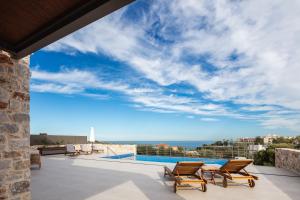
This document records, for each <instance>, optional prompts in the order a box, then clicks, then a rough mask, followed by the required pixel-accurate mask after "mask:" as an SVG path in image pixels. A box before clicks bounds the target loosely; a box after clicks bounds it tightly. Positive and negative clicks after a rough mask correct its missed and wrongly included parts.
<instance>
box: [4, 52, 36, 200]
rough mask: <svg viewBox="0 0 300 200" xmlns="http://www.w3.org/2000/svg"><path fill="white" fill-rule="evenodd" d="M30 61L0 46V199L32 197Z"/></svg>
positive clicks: (16, 199) (17, 199)
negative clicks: (1, 48) (18, 57)
mask: <svg viewBox="0 0 300 200" xmlns="http://www.w3.org/2000/svg"><path fill="white" fill-rule="evenodd" d="M28 65H29V58H28V57H27V58H24V59H21V60H15V59H12V58H10V56H9V55H8V54H7V53H5V52H3V51H1V50H0V199H12V200H28V199H31V195H30V157H29V135H30V134H29V79H30V72H29V67H28Z"/></svg>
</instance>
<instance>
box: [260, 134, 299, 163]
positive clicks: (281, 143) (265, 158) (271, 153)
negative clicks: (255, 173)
mask: <svg viewBox="0 0 300 200" xmlns="http://www.w3.org/2000/svg"><path fill="white" fill-rule="evenodd" d="M276 148H290V149H293V148H298V149H299V148H300V136H297V137H295V138H284V137H279V138H277V139H274V140H273V144H271V145H269V146H268V147H267V149H266V150H262V151H259V152H257V153H256V154H255V155H254V164H255V165H269V166H270V165H271V166H274V165H275V149H276Z"/></svg>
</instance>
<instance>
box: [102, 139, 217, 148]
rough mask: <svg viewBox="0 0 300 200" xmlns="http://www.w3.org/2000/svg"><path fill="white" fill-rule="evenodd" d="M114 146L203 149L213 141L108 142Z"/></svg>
mask: <svg viewBox="0 0 300 200" xmlns="http://www.w3.org/2000/svg"><path fill="white" fill-rule="evenodd" d="M107 142H108V143H112V144H140V145H157V144H167V145H169V146H180V147H184V148H187V149H195V148H197V147H201V146H203V145H204V144H212V143H213V142H214V141H212V140H201V141H107Z"/></svg>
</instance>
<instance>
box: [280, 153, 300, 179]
mask: <svg viewBox="0 0 300 200" xmlns="http://www.w3.org/2000/svg"><path fill="white" fill-rule="evenodd" d="M275 167H278V168H284V169H288V170H290V171H293V172H295V173H297V174H300V150H296V149H287V148H277V149H275Z"/></svg>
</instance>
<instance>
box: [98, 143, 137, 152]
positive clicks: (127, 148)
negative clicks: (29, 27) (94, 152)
mask: <svg viewBox="0 0 300 200" xmlns="http://www.w3.org/2000/svg"><path fill="white" fill-rule="evenodd" d="M94 147H96V148H99V149H102V150H103V153H104V154H107V155H114V154H128V153H133V154H134V155H136V151H137V149H136V145H124V144H94Z"/></svg>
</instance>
